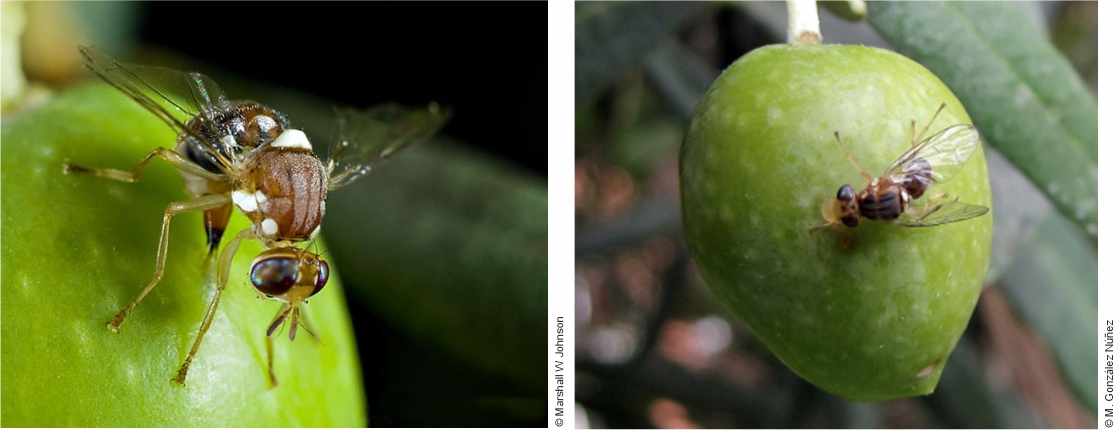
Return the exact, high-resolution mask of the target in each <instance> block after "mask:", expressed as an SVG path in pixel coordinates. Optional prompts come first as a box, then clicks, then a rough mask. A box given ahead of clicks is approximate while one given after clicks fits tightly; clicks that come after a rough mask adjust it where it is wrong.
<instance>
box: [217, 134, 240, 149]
mask: <svg viewBox="0 0 1119 430" xmlns="http://www.w3.org/2000/svg"><path fill="white" fill-rule="evenodd" d="M221 143H222V145H225V146H226V147H227V148H232V147H234V146H236V145H237V141H236V140H234V139H233V135H232V134H227V135H225V136H222V137H221Z"/></svg>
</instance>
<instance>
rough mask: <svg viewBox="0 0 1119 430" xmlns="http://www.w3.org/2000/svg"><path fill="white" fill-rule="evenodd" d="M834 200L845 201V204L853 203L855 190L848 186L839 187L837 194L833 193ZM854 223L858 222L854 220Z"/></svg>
mask: <svg viewBox="0 0 1119 430" xmlns="http://www.w3.org/2000/svg"><path fill="white" fill-rule="evenodd" d="M835 198H836V199H837V200H841V201H845V202H851V201H855V189H854V188H853V187H851V186H850V185H844V186H842V187H839V192H838V193H835ZM856 222H858V221H857V220H856Z"/></svg>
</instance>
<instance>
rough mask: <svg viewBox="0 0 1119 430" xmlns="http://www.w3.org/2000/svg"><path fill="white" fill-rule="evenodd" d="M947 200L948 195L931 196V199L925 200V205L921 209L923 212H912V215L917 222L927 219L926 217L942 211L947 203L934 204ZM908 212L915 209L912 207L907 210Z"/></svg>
mask: <svg viewBox="0 0 1119 430" xmlns="http://www.w3.org/2000/svg"><path fill="white" fill-rule="evenodd" d="M947 198H948V193H941V194H937V195H935V196H929V198H927V199H925V204H924V205H923V206H922V207H921V210H920V211H918V212H910V215H911V217H912V218H913V219H914V220H915V221H920V220H922V219H925V217H927V216H929V215H930V214H932V213H934V212H936V211H938V210H940V208H942V207H944V205H945V203H936V204H933V203H934V202H936V201H938V200H944V199H947ZM906 210H907V211H912V210H913V207H912V206H910V207H908V208H906Z"/></svg>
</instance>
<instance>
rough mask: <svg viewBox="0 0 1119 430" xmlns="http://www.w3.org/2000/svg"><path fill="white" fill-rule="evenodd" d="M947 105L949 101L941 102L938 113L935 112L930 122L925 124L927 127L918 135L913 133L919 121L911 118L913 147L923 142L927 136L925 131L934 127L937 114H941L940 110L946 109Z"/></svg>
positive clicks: (910, 129)
mask: <svg viewBox="0 0 1119 430" xmlns="http://www.w3.org/2000/svg"><path fill="white" fill-rule="evenodd" d="M947 106H948V103H945V102H941V103H940V107H939V108H937V109H936V113H934V114H933V117H932V119H930V120H929V123H928V124H926V125H925V128H924V129H922V130H921V134H920V135H917V136H914V135H913V133H914V132H915V131H916V129H917V121H916V120H912V119H911V120H909V137H912V138H913V142H912V147H916V146H917V145H919V144H920V143H921V141H922V140H923V138H924V137H925V133H928V131H929V127H932V123H933V121H936V117H937V115H940V111H942V110H944V108H945V107H947Z"/></svg>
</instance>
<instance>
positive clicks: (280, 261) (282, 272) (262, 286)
mask: <svg viewBox="0 0 1119 430" xmlns="http://www.w3.org/2000/svg"><path fill="white" fill-rule="evenodd" d="M298 277H299V259H298V258H291V257H273V258H267V259H264V260H260V261H258V262H256V264H253V269H252V272H251V273H250V274H249V278H250V279H251V280H252V282H253V286H255V287H256V289H257V290H259V291H260V292H262V293H264V294H267V295H269V296H280V295H283V294H284V293H287V292H288V290H290V289H291V287H292V286H293V285H295V281H296V279H298Z"/></svg>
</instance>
